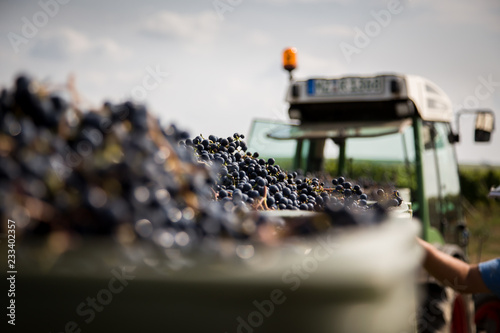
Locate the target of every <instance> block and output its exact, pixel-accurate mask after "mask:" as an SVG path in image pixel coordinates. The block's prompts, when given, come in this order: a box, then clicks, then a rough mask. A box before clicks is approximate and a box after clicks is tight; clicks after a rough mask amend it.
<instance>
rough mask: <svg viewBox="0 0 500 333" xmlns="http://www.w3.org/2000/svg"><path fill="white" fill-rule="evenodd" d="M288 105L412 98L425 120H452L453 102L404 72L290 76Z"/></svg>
mask: <svg viewBox="0 0 500 333" xmlns="http://www.w3.org/2000/svg"><path fill="white" fill-rule="evenodd" d="M286 100H287V102H289V103H290V106H291V107H292V106H293V105H300V104H314V103H322V104H329V103H344V102H370V101H373V102H380V101H392V100H394V101H396V100H411V101H412V102H413V103H414V105H415V107H416V109H417V112H418V113H419V115H420V116H421V117H422V119H423V120H427V121H443V122H451V121H453V110H452V104H451V101H450V99H449V98H448V96H447V95H446V94H445V93H444V91H443V90H441V88H439V87H438V86H437V85H436V84H435V83H433V82H431V81H430V80H428V79H425V78H423V77H419V76H414V75H403V74H381V75H374V76H346V77H334V78H311V79H307V80H292V81H291V82H290V86H289V88H288V92H287V96H286Z"/></svg>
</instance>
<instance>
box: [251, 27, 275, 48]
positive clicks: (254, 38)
mask: <svg viewBox="0 0 500 333" xmlns="http://www.w3.org/2000/svg"><path fill="white" fill-rule="evenodd" d="M248 40H249V41H250V43H252V44H254V45H257V46H267V45H270V44H271V43H272V42H273V39H272V38H271V36H270V34H269V33H267V32H265V31H262V30H253V31H251V32H250V33H249V34H248Z"/></svg>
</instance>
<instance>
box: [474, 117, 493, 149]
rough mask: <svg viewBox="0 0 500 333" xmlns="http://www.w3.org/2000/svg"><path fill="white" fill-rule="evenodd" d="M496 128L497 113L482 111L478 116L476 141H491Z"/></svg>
mask: <svg viewBox="0 0 500 333" xmlns="http://www.w3.org/2000/svg"><path fill="white" fill-rule="evenodd" d="M494 128H495V115H494V114H493V112H491V111H490V112H488V111H480V112H478V113H477V116H476V128H475V131H474V141H475V142H489V141H490V139H491V132H493V130H494Z"/></svg>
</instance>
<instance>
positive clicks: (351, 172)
mask: <svg viewBox="0 0 500 333" xmlns="http://www.w3.org/2000/svg"><path fill="white" fill-rule="evenodd" d="M414 147H415V146H414V139H413V131H412V127H411V126H409V125H405V126H403V127H401V128H400V129H399V131H398V132H396V133H391V134H387V135H382V136H377V137H369V138H347V139H346V140H345V156H346V161H345V163H346V165H345V172H346V175H347V176H348V177H350V178H353V179H364V180H366V181H370V182H374V183H375V184H390V185H394V186H397V187H408V188H413V187H414V179H413V178H414V177H413V175H414V172H415V170H414V162H415V148H414ZM338 154H339V148H338V146H337V145H336V144H334V143H333V140H327V145H326V147H325V170H326V171H328V172H329V173H331V172H333V173H334V174H335V173H336V171H337V168H338V166H337V163H338Z"/></svg>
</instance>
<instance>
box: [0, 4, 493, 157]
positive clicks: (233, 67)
mask: <svg viewBox="0 0 500 333" xmlns="http://www.w3.org/2000/svg"><path fill="white" fill-rule="evenodd" d="M0 35H1V36H2V37H1V38H0V64H1V65H0V86H2V87H8V86H11V85H12V83H13V80H14V78H15V77H16V75H18V74H19V73H28V74H30V75H31V76H33V77H35V78H36V79H38V80H39V81H42V82H44V83H46V84H48V85H49V86H54V87H56V86H57V85H59V84H63V83H64V82H66V81H67V78H68V76H69V75H70V74H74V75H75V78H76V86H77V88H78V91H79V92H80V94H81V95H82V97H83V98H84V100H85V102H84V105H85V106H87V107H89V108H97V107H99V106H100V105H101V104H102V102H103V101H105V100H109V101H112V102H120V101H124V100H126V99H130V98H132V99H135V100H136V101H139V102H143V103H146V105H147V106H148V109H149V110H150V111H151V112H153V113H154V114H156V115H158V116H159V117H160V118H161V119H162V122H163V123H165V124H168V123H175V124H176V125H178V126H179V127H181V128H183V129H186V130H188V131H189V132H190V133H191V135H192V136H194V135H198V134H200V133H201V134H204V135H206V136H208V135H209V134H215V135H217V136H227V135H231V134H232V133H234V132H240V133H245V134H247V133H248V131H249V129H250V125H251V121H252V119H254V118H268V119H273V120H286V119H287V118H288V116H287V104H286V102H285V99H284V97H285V91H286V88H287V84H288V74H287V73H286V72H285V71H284V70H283V69H282V65H281V54H282V51H283V49H284V48H286V47H290V46H293V47H296V48H297V51H298V56H297V58H298V68H297V70H296V71H295V73H294V75H295V77H296V78H298V79H300V78H308V77H313V76H321V77H325V76H326V77H327V76H342V75H373V74H377V73H383V72H397V73H404V74H414V75H420V76H423V77H426V78H428V79H429V80H431V81H433V82H435V83H436V84H437V85H438V86H440V87H441V88H442V89H443V90H444V91H445V92H446V93H447V94H448V95H449V97H450V99H451V101H452V103H453V105H454V109H455V110H458V109H460V108H463V107H479V108H489V109H492V110H494V112H495V114H496V128H497V131H496V132H495V133H493V140H492V142H491V143H489V144H484V143H482V144H476V143H474V142H473V136H472V134H473V122H474V118H473V117H472V116H464V117H463V118H462V119H461V120H460V134H461V142H460V143H459V144H458V146H457V155H458V159H459V162H460V163H474V164H490V165H496V166H500V1H498V0H478V1H469V0H442V1H432V0H421V1H416V0H412V1H409V0H404V1H398V0H391V1H379V0H374V1H362V0H352V1H348V0H332V1H328V0H253V1H251V0H193V1H168V0H163V1H161V0H145V1H128V0H123V1H117V0H116V1H102V0H100V1H97V0H88V1H83V0H69V1H68V0H41V1H38V0H36V1H15V0H7V1H6V0H2V1H0ZM362 35H364V36H365V37H364V38H363V37H360V36H362Z"/></svg>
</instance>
